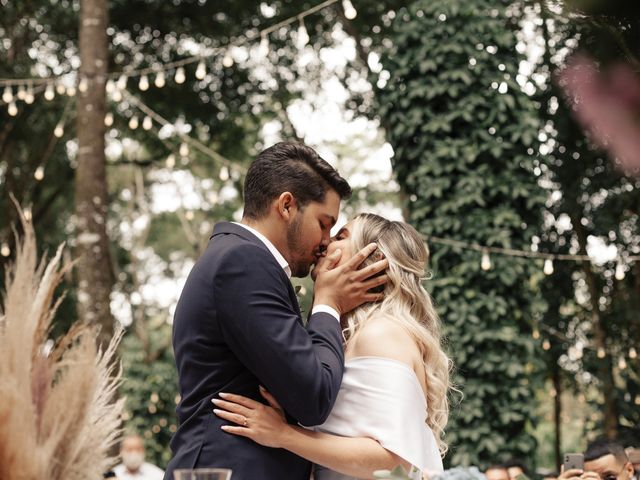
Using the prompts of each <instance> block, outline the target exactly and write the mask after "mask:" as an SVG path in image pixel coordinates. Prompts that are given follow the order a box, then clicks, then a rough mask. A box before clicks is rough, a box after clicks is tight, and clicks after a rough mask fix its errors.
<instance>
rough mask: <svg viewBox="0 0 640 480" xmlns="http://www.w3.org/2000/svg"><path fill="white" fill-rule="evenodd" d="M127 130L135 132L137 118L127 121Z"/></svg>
mask: <svg viewBox="0 0 640 480" xmlns="http://www.w3.org/2000/svg"><path fill="white" fill-rule="evenodd" d="M129 128H130V129H131V130H135V129H136V128H138V117H137V116H136V115H134V116H133V117H131V119H130V120H129Z"/></svg>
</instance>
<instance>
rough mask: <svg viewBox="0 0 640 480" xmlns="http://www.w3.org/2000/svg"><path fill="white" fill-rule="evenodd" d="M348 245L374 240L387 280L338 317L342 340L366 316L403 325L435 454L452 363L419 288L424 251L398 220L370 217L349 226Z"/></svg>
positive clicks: (376, 257) (361, 245)
mask: <svg viewBox="0 0 640 480" xmlns="http://www.w3.org/2000/svg"><path fill="white" fill-rule="evenodd" d="M349 230H350V236H349V239H350V242H351V247H352V251H353V252H357V251H359V250H360V249H362V248H364V247H365V246H366V245H367V244H369V243H371V242H375V243H377V245H378V250H379V252H381V253H382V254H383V255H384V256H385V257H386V258H387V259H388V260H389V268H388V269H387V270H386V272H385V273H386V274H387V276H388V278H389V279H388V281H387V283H386V284H385V286H384V290H383V292H384V299H383V300H382V301H380V302H376V303H367V304H364V305H362V306H361V307H359V308H356V309H355V310H353V311H351V312H349V313H348V314H346V315H345V316H344V317H343V321H344V322H345V323H346V328H345V329H344V337H345V341H347V342H348V341H349V339H351V338H353V336H354V335H355V334H356V333H357V332H358V330H359V329H360V328H362V326H363V325H364V324H365V323H366V322H367V320H369V319H371V318H372V317H380V316H384V317H385V318H388V319H390V320H393V321H394V322H397V323H399V324H400V325H401V326H402V327H404V328H405V329H406V330H407V331H408V332H409V334H410V335H411V336H412V337H413V338H414V339H415V341H416V344H417V345H418V347H419V349H420V352H421V354H422V359H423V361H424V370H425V373H426V379H427V409H428V412H427V420H426V423H427V425H428V426H429V428H431V430H432V431H433V433H434V435H435V438H436V441H437V442H438V448H439V450H440V454H441V455H443V456H444V454H445V453H446V451H447V444H446V443H445V441H444V439H443V436H444V428H445V426H446V424H447V421H448V419H449V401H448V393H449V389H450V388H451V385H450V381H449V376H450V373H451V370H452V365H453V363H452V361H451V359H449V357H448V356H447V354H446V353H445V351H444V349H443V346H442V334H441V326H440V319H439V317H438V314H437V313H436V310H435V308H434V306H433V303H432V301H431V297H430V296H429V294H428V293H427V291H426V290H425V289H424V287H423V285H422V282H423V281H424V280H425V279H426V272H425V267H426V264H427V261H428V259H429V250H428V248H427V246H426V244H425V243H424V241H423V239H422V238H421V236H420V234H419V233H418V232H417V231H416V230H415V229H414V228H413V227H412V226H410V225H408V224H406V223H404V222H395V221H390V220H387V219H385V218H383V217H380V216H378V215H374V214H370V213H367V214H360V215H358V216H356V217H355V218H354V219H353V221H352V223H351V226H350V229H349ZM380 258H382V257H381V255H379V254H377V252H376V253H374V254H373V255H372V256H371V257H370V258H368V259H367V260H365V262H364V263H363V264H362V267H365V266H367V265H369V264H371V263H373V262H375V261H377V260H379V259H380Z"/></svg>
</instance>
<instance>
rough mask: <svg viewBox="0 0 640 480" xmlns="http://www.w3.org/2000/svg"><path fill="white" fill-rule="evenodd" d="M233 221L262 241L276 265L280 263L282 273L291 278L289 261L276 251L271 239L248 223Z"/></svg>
mask: <svg viewBox="0 0 640 480" xmlns="http://www.w3.org/2000/svg"><path fill="white" fill-rule="evenodd" d="M233 223H235V224H236V225H240V226H241V227H243V228H245V229H247V230H249V231H250V232H251V233H253V234H254V235H255V236H256V237H258V238H259V239H260V241H261V242H262V243H264V245H265V246H266V247H267V248H268V249H269V251H270V252H271V255H273V257H274V258H275V259H276V261H277V262H278V265H280V267H281V268H282V269H283V270H284V273H286V274H287V277H289V278H291V267H289V263H288V262H287V261H286V260H285V258H284V257H283V256H282V254H281V253H280V252H279V251H278V249H277V248H276V247H275V245H274V244H273V243H271V241H270V240H269V239H268V238H267V237H265V236H264V235H263V234H261V233H260V232H259V231H257V230H256V229H255V228H251V227H250V226H249V225H245V224H244V223H239V222H233Z"/></svg>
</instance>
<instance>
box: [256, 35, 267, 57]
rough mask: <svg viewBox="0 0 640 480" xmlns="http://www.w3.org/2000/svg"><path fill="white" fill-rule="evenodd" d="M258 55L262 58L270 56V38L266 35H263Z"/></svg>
mask: <svg viewBox="0 0 640 480" xmlns="http://www.w3.org/2000/svg"><path fill="white" fill-rule="evenodd" d="M258 55H259V56H260V57H261V58H266V56H267V55H269V37H267V35H266V34H264V33H263V34H262V38H261V39H260V46H259V47H258Z"/></svg>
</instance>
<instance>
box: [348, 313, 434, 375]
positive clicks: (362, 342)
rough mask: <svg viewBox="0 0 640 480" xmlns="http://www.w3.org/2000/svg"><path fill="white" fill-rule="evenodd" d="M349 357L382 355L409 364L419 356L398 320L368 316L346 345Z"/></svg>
mask: <svg viewBox="0 0 640 480" xmlns="http://www.w3.org/2000/svg"><path fill="white" fill-rule="evenodd" d="M347 351H348V356H349V357H382V358H390V359H392V360H398V361H400V362H403V363H406V364H407V365H409V366H413V365H415V362H416V358H421V355H420V351H419V349H418V346H417V345H416V342H415V340H414V339H413V337H412V336H411V335H410V334H409V332H408V331H407V330H406V329H405V328H404V327H403V326H402V325H401V324H400V323H398V322H396V321H394V320H392V319H389V318H387V317H374V318H370V319H369V320H368V321H367V322H366V324H365V325H363V326H362V328H360V330H359V331H358V332H357V334H356V335H355V336H354V338H353V339H352V341H351V342H349V345H348V349H347Z"/></svg>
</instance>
